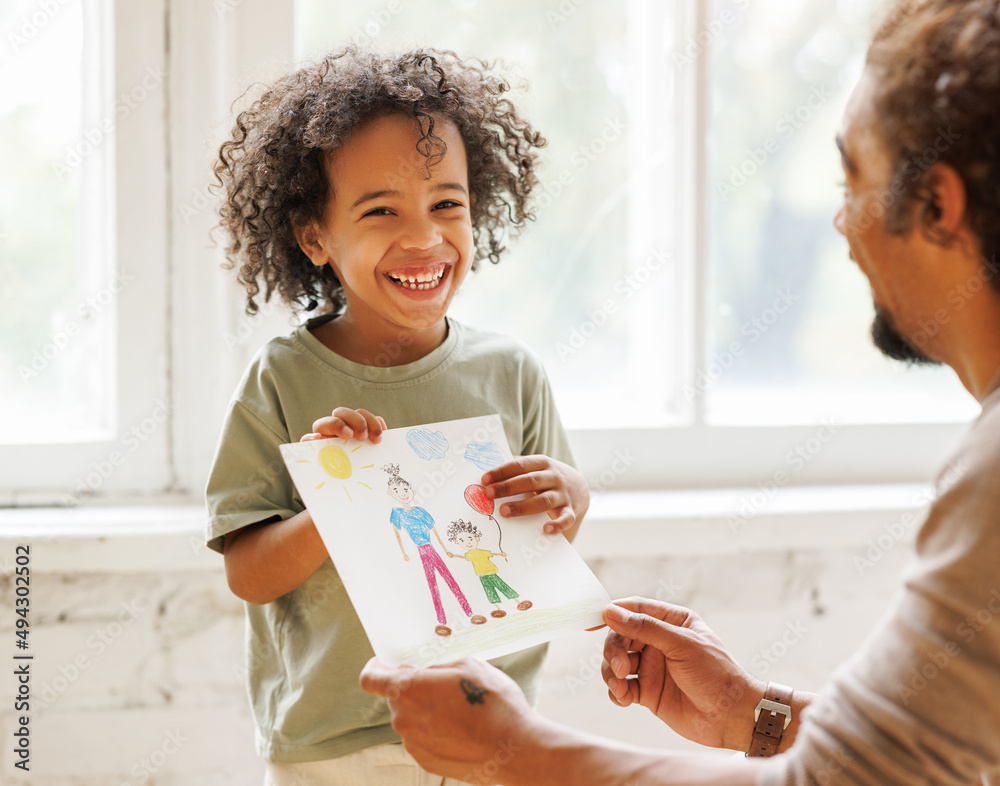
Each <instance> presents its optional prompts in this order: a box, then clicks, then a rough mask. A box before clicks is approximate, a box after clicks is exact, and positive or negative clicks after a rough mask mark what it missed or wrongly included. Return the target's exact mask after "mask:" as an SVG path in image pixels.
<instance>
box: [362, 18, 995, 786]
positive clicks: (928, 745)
mask: <svg viewBox="0 0 1000 786" xmlns="http://www.w3.org/2000/svg"><path fill="white" fill-rule="evenodd" d="M998 99H1000V0H965V1H962V0H904V2H901V3H899V4H898V7H897V8H895V9H894V12H893V13H892V14H891V15H890V17H889V21H888V22H886V23H884V24H883V25H882V27H881V28H880V30H879V32H878V33H877V34H876V37H875V40H874V42H873V44H872V46H871V49H870V50H869V53H868V59H867V63H866V68H865V71H864V74H863V76H862V79H861V81H860V83H859V84H858V86H857V88H856V89H855V91H854V93H853V95H852V97H851V99H850V102H849V104H848V107H847V110H846V112H845V115H844V121H843V126H842V130H841V133H840V134H839V135H838V138H837V143H838V146H839V147H840V150H841V154H842V159H843V167H844V172H845V175H846V181H847V182H846V189H845V194H844V203H843V205H842V207H841V208H840V210H838V212H837V215H836V218H835V221H834V223H835V226H836V228H837V230H838V231H840V232H841V233H842V234H844V235H845V236H846V238H847V240H848V243H849V245H850V249H851V256H852V258H853V259H854V260H855V261H856V262H857V264H858V265H859V267H860V268H861V270H862V271H863V272H864V273H865V275H866V276H867V277H868V279H869V281H870V282H871V286H872V292H873V296H874V300H875V304H876V321H875V325H874V326H873V337H874V338H875V341H876V343H877V345H878V346H879V347H881V348H882V349H883V350H884V351H886V352H887V354H890V355H892V356H893V357H898V358H901V359H906V360H933V361H938V362H944V363H947V364H948V365H949V366H951V367H952V368H953V369H954V370H955V371H956V373H957V374H958V376H959V378H960V379H961V381H962V383H963V385H965V387H966V389H968V391H969V392H970V393H971V394H972V395H974V396H975V397H976V398H977V399H978V400H979V401H980V402H981V404H982V406H983V411H982V415H981V416H980V417H979V419H978V420H977V421H976V423H975V424H974V425H973V427H972V429H971V430H970V432H969V434H968V436H967V438H966V439H965V441H964V442H963V444H962V446H961V447H960V449H959V451H958V453H957V455H956V456H955V457H954V459H953V461H952V462H951V471H949V472H946V473H943V474H942V477H943V478H947V482H946V483H943V484H942V487H940V488H939V489H938V493H939V495H938V498H937V500H936V501H935V503H934V504H933V506H932V507H931V510H930V511H929V513H928V517H927V520H926V521H925V522H924V524H923V525H922V527H921V530H920V533H919V536H918V538H917V542H916V555H915V558H914V560H913V563H912V565H911V566H910V568H909V570H908V571H907V573H906V575H905V580H904V584H903V586H902V587H901V588H900V591H899V593H898V595H897V597H896V599H895V601H894V603H893V604H892V606H891V607H890V609H889V610H888V612H887V614H886V616H885V618H884V619H883V621H882V623H881V624H880V625H879V626H878V628H877V629H876V631H875V632H874V633H873V634H872V635H871V636H870V637H869V639H868V641H867V642H866V643H865V644H864V646H863V647H862V649H861V650H860V651H859V652H858V653H857V654H856V656H855V657H854V658H852V659H851V660H850V661H849V662H847V663H846V664H844V665H843V666H842V667H841V668H840V669H838V671H837V672H836V674H835V675H834V677H833V679H832V681H831V682H830V683H829V684H828V685H827V686H826V688H825V689H824V690H823V691H822V692H821V693H819V694H817V695H812V694H807V693H803V692H801V691H792V690H791V689H784V688H783V687H782V686H777V685H773V684H769V685H767V686H765V685H764V684H763V683H761V682H759V681H758V680H755V679H753V678H752V677H750V676H749V675H748V674H747V672H746V671H745V670H744V669H743V668H742V667H741V666H739V664H737V663H736V662H735V661H734V660H733V659H732V657H731V656H730V655H729V654H728V652H727V651H726V650H725V648H724V647H723V646H722V643H721V642H720V641H719V640H718V638H717V637H716V636H715V634H714V633H713V632H712V631H711V630H710V629H709V628H708V627H706V626H705V624H704V623H703V622H702V621H701V620H700V618H699V617H698V616H697V615H695V614H694V613H692V612H689V611H687V610H686V609H682V608H679V607H676V606H670V605H668V604H663V603H658V602H656V601H652V600H644V599H641V598H630V599H628V600H625V601H619V602H618V603H617V604H614V605H612V606H609V607H608V609H607V610H606V612H605V621H606V622H607V624H608V626H609V627H610V628H611V630H612V632H611V633H610V634H609V635H608V638H607V642H606V644H605V650H604V655H605V662H604V665H603V675H604V678H605V681H606V682H607V684H608V690H609V695H610V697H611V699H612V701H614V702H615V703H617V704H620V705H623V706H626V705H629V704H632V703H635V702H638V703H640V704H642V705H644V706H646V707H648V708H649V709H650V710H652V711H653V712H654V713H655V714H656V715H657V716H658V717H659V718H661V719H662V720H663V721H664V722H666V723H668V724H669V725H670V726H671V727H673V728H674V729H675V730H677V731H678V732H680V733H681V734H684V735H685V736H687V737H688V738H690V739H692V740H695V741H697V742H701V743H703V744H706V745H711V746H715V747H720V748H730V749H733V750H737V751H745V752H750V753H751V758H743V757H738V758H734V757H723V758H719V759H716V758H706V757H704V756H697V757H696V756H691V755H678V754H671V753H665V752H658V751H655V752H654V751H647V750H640V749H631V748H629V747H627V746H624V745H620V744H617V743H612V742H609V741H606V740H602V739H599V738H595V737H589V736H586V735H583V734H580V733H577V732H574V731H572V730H570V729H567V728H565V727H561V726H559V725H557V724H554V723H552V722H551V721H548V720H546V719H544V718H541V717H539V716H538V715H536V714H535V713H533V712H532V711H531V710H529V709H528V707H527V704H526V703H525V702H524V700H523V698H522V697H521V696H520V694H519V691H518V690H517V689H516V687H515V686H514V685H513V683H511V682H510V681H509V680H507V679H505V678H503V676H502V675H499V673H497V672H495V671H493V670H491V669H490V668H489V667H487V666H486V665H485V664H482V663H479V662H476V661H461V662H459V663H457V664H455V665H453V666H447V667H436V668H432V669H424V670H412V669H407V668H405V667H404V668H402V669H396V670H391V669H387V668H385V667H384V666H382V665H381V664H379V663H377V662H374V661H373V662H370V663H369V665H368V666H367V667H366V669H365V671H364V672H363V673H362V686H363V687H364V688H365V689H366V690H369V691H372V692H375V693H379V694H381V695H385V696H387V697H388V698H389V706H390V708H391V709H392V710H393V715H394V726H395V727H396V729H397V731H398V732H399V733H400V734H401V735H402V736H403V738H404V740H405V742H406V745H407V748H408V749H409V750H410V751H411V753H413V755H414V756H416V758H417V759H418V760H419V761H420V762H421V763H422V764H423V765H424V766H425V767H426V768H428V769H430V770H433V771H435V772H441V773H447V774H450V775H455V776H458V777H464V778H465V779H466V780H468V779H469V776H470V775H476V774H480V775H481V778H480V780H481V782H483V783H504V784H533V783H572V784H590V783H593V784H597V783H602V784H603V783H616V784H633V783H635V784H638V783H643V784H645V783H649V784H693V783H697V784H726V785H727V786H739V785H741V784H746V785H747V786H749V784H754V783H756V784H760V785H762V786H771V784H806V783H809V784H812V783H818V784H879V785H880V786H882V785H884V784H947V785H949V786H950V785H951V784H956V785H957V784H976V783H980V782H982V783H985V784H987V786H1000V275H998V255H1000V100H998ZM472 690H474V691H475V693H474V695H473V694H470V693H469V691H472ZM807 708H808V709H807ZM803 710H806V711H805V712H803ZM755 713H756V714H758V715H759V718H758V719H757V720H755ZM775 753H777V754H778V755H775V756H773V758H770V757H769V756H770V755H771V754H775Z"/></svg>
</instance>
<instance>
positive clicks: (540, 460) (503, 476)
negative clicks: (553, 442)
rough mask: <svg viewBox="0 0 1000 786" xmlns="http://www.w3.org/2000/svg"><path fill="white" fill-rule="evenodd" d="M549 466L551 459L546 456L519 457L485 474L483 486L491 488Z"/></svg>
mask: <svg viewBox="0 0 1000 786" xmlns="http://www.w3.org/2000/svg"><path fill="white" fill-rule="evenodd" d="M548 465H549V459H548V458H547V457H545V456H518V457H517V458H515V459H511V460H510V461H508V462H507V463H506V464H501V465H500V466H499V467H494V468H493V469H491V470H490V471H489V472H486V473H484V474H483V477H482V482H483V485H485V486H489V485H491V484H494V483H497V482H499V481H501V480H509V479H510V478H516V477H517V476H518V475H523V474H524V473H526V472H535V471H537V470H540V469H545V468H546V467H547V466H548Z"/></svg>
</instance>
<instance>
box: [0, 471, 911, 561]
mask: <svg viewBox="0 0 1000 786" xmlns="http://www.w3.org/2000/svg"><path fill="white" fill-rule="evenodd" d="M927 499H928V487H926V486H923V485H915V484H898V485H876V486H823V487H802V488H793V487H789V488H783V489H780V492H779V493H774V494H773V496H771V497H770V498H767V496H766V494H765V492H763V491H761V490H760V489H712V490H694V491H616V492H607V493H604V494H599V495H595V496H594V499H593V501H592V504H591V508H590V512H589V513H588V514H587V524H586V526H584V527H583V528H582V530H581V531H580V535H579V536H578V537H577V539H576V543H575V545H576V547H577V550H578V551H579V552H580V553H581V555H582V556H583V557H585V558H587V559H601V558H604V559H606V558H628V557H634V556H636V555H638V554H641V555H642V556H643V557H666V556H674V557H676V556H694V555H706V554H720V555H721V554H733V553H747V552H757V551H776V550H778V551H786V550H787V551H791V550H804V549H806V550H807V549H830V548H853V547H857V546H863V545H866V544H867V542H868V540H870V539H872V538H877V537H878V536H879V535H882V534H883V533H884V532H885V531H886V529H887V528H889V527H892V526H893V525H896V526H895V527H894V529H893V530H892V531H893V532H896V533H899V532H900V531H901V530H900V528H899V522H900V519H901V517H902V516H904V515H905V514H913V513H915V512H917V511H919V510H920V509H921V508H922V507H923V506H924V505H925V504H926V501H927ZM741 506H742V511H743V516H741V514H740V510H741ZM908 521H909V519H904V522H908ZM204 525H205V510H204V508H203V507H202V506H201V505H199V504H196V503H194V502H193V501H189V502H187V503H183V502H180V503H179V502H176V501H164V502H162V503H156V502H152V503H147V504H141V505H139V504H120V505H101V506H96V505H95V506H86V505H84V506H80V507H76V508H6V509H2V510H0V564H4V562H3V561H4V559H7V560H8V561H9V560H10V559H11V556H10V555H12V554H13V547H14V546H15V545H17V544H25V543H26V544H29V545H30V546H31V561H32V567H33V569H34V570H36V571H44V572H80V571H94V572H142V571H164V570H221V569H222V560H221V558H220V557H219V555H218V554H215V553H214V552H212V551H210V550H209V549H208V548H207V547H206V546H205V540H204ZM915 529H916V526H915V524H911V525H910V526H906V527H904V528H903V530H904V531H905V535H906V536H910V535H912V533H913V532H914V531H915ZM897 539H898V537H897Z"/></svg>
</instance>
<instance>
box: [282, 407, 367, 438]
mask: <svg viewBox="0 0 1000 786" xmlns="http://www.w3.org/2000/svg"><path fill="white" fill-rule="evenodd" d="M385 428H386V425H385V421H384V420H382V418H380V417H378V416H377V415H373V414H372V413H371V412H369V411H368V410H366V409H348V408H347V407H337V408H336V409H335V410H334V411H333V414H331V415H330V417H328V418H320V419H319V420H317V421H316V422H315V423H313V431H312V434H306V435H305V436H304V437H302V439H301V440H299V441H300V442H308V441H309V440H313V439H330V438H331V437H340V438H341V439H350V438H351V437H354V439H356V440H358V441H359V442H364V441H365V440H366V439H367V440H368V441H369V442H372V443H374V444H376V445H377V444H378V443H379V442H381V441H382V431H383V430H384V429H385Z"/></svg>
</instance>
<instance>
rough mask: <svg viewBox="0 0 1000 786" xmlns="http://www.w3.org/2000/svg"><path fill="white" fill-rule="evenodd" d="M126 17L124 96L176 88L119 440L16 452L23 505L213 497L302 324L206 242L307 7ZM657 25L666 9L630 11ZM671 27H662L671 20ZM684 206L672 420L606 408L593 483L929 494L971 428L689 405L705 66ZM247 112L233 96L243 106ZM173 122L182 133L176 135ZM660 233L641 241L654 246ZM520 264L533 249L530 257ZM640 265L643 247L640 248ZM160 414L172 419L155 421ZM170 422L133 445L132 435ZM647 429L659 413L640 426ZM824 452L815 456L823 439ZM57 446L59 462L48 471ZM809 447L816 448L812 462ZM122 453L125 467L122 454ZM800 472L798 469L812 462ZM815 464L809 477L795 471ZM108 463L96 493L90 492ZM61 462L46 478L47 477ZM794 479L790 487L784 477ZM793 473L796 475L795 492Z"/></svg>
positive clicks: (680, 11)
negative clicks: (235, 149)
mask: <svg viewBox="0 0 1000 786" xmlns="http://www.w3.org/2000/svg"><path fill="white" fill-rule="evenodd" d="M94 2H95V3H97V4H99V5H101V6H102V7H103V8H104V9H105V10H106V11H107V12H109V13H111V12H112V11H113V15H112V16H109V17H108V18H109V19H113V24H112V25H109V31H111V32H112V35H113V39H114V47H113V50H114V55H113V61H109V62H113V69H114V79H113V81H109V84H113V86H114V87H113V92H112V93H111V95H110V96H108V97H107V98H108V99H109V100H113V97H114V96H119V95H120V94H121V93H123V92H124V91H126V90H127V89H129V88H130V87H131V86H132V85H135V84H138V83H140V82H141V80H142V78H143V75H144V73H145V71H146V69H147V68H148V67H150V66H152V67H162V68H163V69H164V73H166V75H167V77H166V80H165V82H164V83H163V85H162V86H161V87H162V89H160V90H157V91H151V92H150V95H149V98H148V99H147V100H146V101H144V102H143V104H142V105H141V106H140V107H139V108H137V109H136V111H135V112H132V113H130V114H129V116H128V117H127V118H125V119H124V120H123V121H122V122H119V123H118V126H117V129H116V130H117V138H116V140H115V155H114V161H113V166H114V172H115V176H114V190H115V203H114V204H115V208H114V221H115V229H114V233H113V253H112V255H111V259H112V260H113V269H117V270H121V271H126V272H128V273H129V274H132V273H133V271H134V281H133V283H130V285H129V286H128V287H127V288H126V289H125V290H124V291H123V292H122V293H121V296H120V298H119V299H118V302H117V304H116V305H117V321H118V325H119V330H118V331H117V342H116V348H115V349H116V352H117V353H118V359H119V363H120V373H119V375H118V384H117V397H118V400H117V409H118V427H117V429H116V430H115V432H114V434H115V436H114V437H113V438H111V439H108V440H103V441H97V442H91V443H85V444H82V443H80V444H68V445H58V446H55V445H23V446H15V447H14V448H11V449H7V448H5V449H4V451H3V453H4V458H3V464H4V468H5V470H6V474H5V477H6V480H5V481H4V484H3V488H4V489H5V492H4V493H6V495H7V498H6V501H7V503H8V504H14V505H17V504H41V503H48V504H77V503H79V502H88V501H93V500H98V501H100V500H105V501H106V500H123V499H124V500H127V499H129V498H131V497H134V495H137V494H146V495H149V494H153V495H165V496H167V497H170V498H173V499H177V498H181V497H183V498H186V499H198V498H200V495H201V493H202V487H203V484H204V482H205V478H206V477H207V473H208V470H209V467H210V465H211V460H212V456H213V454H214V447H215V443H216V440H217V438H218V432H219V428H220V426H221V423H222V419H223V417H224V414H225V410H226V408H227V406H228V402H229V399H230V397H231V395H232V392H233V389H234V388H235V385H236V383H237V381H238V379H239V378H240V376H241V375H242V373H243V371H244V369H245V367H246V365H247V363H248V362H249V360H250V358H251V357H252V355H253V353H254V352H255V351H256V350H257V348H258V347H259V346H261V345H262V344H263V343H264V342H265V341H267V340H268V339H269V338H270V337H271V336H273V335H278V334H282V333H287V332H288V330H289V329H290V324H291V321H290V319H289V315H287V314H285V313H284V311H283V310H282V309H281V308H280V307H279V306H272V307H267V306H266V307H265V308H264V310H263V313H262V315H260V316H258V317H254V318H249V317H247V316H246V315H245V314H244V313H243V294H242V292H241V291H240V289H239V287H238V286H237V285H236V284H235V281H234V276H233V274H232V273H231V272H230V271H225V270H223V269H222V268H221V262H222V261H223V255H222V253H221V251H220V249H219V248H217V247H213V246H212V245H211V243H210V242H209V240H208V238H209V233H210V231H211V229H212V226H213V224H214V221H215V208H214V201H213V200H214V198H215V197H214V195H213V194H211V193H210V190H209V185H210V182H211V180H212V178H211V167H212V162H213V160H214V158H215V155H216V154H217V147H218V143H219V141H220V140H221V139H222V138H223V137H224V135H225V134H226V133H227V132H228V130H229V128H230V127H231V124H232V111H231V110H232V108H233V107H234V106H237V107H238V106H239V105H240V103H239V102H240V101H241V100H246V98H245V97H244V98H242V99H241V98H238V97H240V96H242V95H243V93H244V91H245V90H246V89H247V86H248V85H251V84H252V83H254V82H255V81H259V80H266V79H268V78H271V77H273V76H275V75H277V74H279V73H281V72H283V71H285V70H286V69H287V68H288V67H289V66H290V65H291V64H293V63H294V2H284V3H273V2H268V1H267V0H213V2H212V3H205V2H203V1H202V0H94ZM627 7H628V9H629V13H633V14H641V13H648V12H650V9H655V8H657V5H656V4H655V3H654V2H653V0H630V2H629V3H628V6H627ZM710 10H711V9H710V7H709V2H708V0H682V2H679V3H678V5H677V15H676V17H675V19H674V25H673V34H674V37H675V45H678V46H679V45H680V44H682V43H683V41H685V40H690V38H691V37H692V36H694V35H696V34H697V32H698V31H699V30H700V29H702V27H703V26H704V25H705V23H706V22H707V21H708V19H709V13H710ZM655 18H656V20H657V24H656V25H654V26H653V27H655V28H656V29H658V30H659V29H664V25H665V22H664V20H663V19H662V18H661V17H655ZM675 78H676V79H677V80H678V81H677V105H676V107H675V116H676V117H677V118H678V122H677V127H676V135H677V136H676V139H677V144H676V146H675V150H674V156H675V161H674V165H675V168H676V172H677V173H678V184H679V185H678V190H677V193H681V194H685V195H690V197H691V198H689V199H678V200H676V208H675V213H674V221H675V225H676V230H677V231H676V237H675V238H674V240H673V241H672V242H673V248H674V254H675V259H676V263H677V275H676V276H675V277H674V278H673V279H672V280H671V286H672V291H670V292H667V293H666V294H665V295H663V297H664V298H665V299H664V303H665V306H664V307H665V308H666V309H669V310H670V312H671V313H672V314H673V315H674V319H675V320H676V322H675V324H676V325H678V326H681V327H679V328H678V335H679V336H684V337H685V338H686V340H680V341H676V342H674V343H673V346H671V347H668V348H667V352H668V356H667V357H665V358H663V361H664V362H666V363H669V364H670V366H671V372H672V375H671V381H670V389H669V391H668V393H669V395H671V397H672V400H673V401H676V402H678V406H679V409H678V411H677V413H676V415H677V417H676V419H671V420H669V421H667V420H663V421H660V422H644V423H643V425H642V426H636V427H631V426H625V427H621V426H620V425H618V424H619V423H620V422H621V420H622V414H621V412H620V406H618V405H616V404H615V403H614V402H608V406H607V408H606V411H603V412H595V413H594V415H593V418H592V419H591V421H590V422H591V425H588V426H587V427H585V428H570V429H569V434H570V439H571V442H572V445H573V448H574V452H575V454H576V458H577V461H578V463H579V466H580V469H581V472H582V473H583V475H584V477H586V478H587V479H588V481H590V482H591V484H592V486H593V487H594V488H595V490H597V491H601V492H603V491H611V490H623V491H624V490H655V489H677V488H722V487H749V488H770V487H772V486H773V487H774V488H775V489H777V488H780V487H781V486H784V485H788V486H808V485H837V484H873V483H907V482H924V481H926V480H927V479H928V478H929V477H930V476H931V474H932V473H933V471H934V469H935V468H936V467H937V466H939V465H940V463H941V462H942V460H943V459H944V458H945V457H946V455H947V453H948V452H949V451H950V450H951V448H952V447H953V446H954V444H955V443H956V441H957V440H958V438H959V436H960V435H961V433H962V432H963V431H964V429H965V425H964V424H961V423H948V422H945V423H920V424H826V427H827V428H828V430H829V429H831V428H832V430H833V431H834V434H835V436H833V437H831V438H829V439H827V440H821V438H820V436H818V432H819V429H820V428H821V427H822V424H815V425H802V426H773V427H767V426H755V427H721V426H711V425H706V423H705V411H704V405H703V402H702V401H701V400H700V399H699V398H698V397H695V398H694V399H693V400H691V401H686V400H685V397H684V396H683V395H682V394H681V391H682V390H683V389H684V386H685V385H691V384H693V382H694V380H696V379H697V378H698V376H699V374H700V373H702V371H703V370H704V365H705V363H706V362H707V359H708V355H709V352H708V351H707V347H708V334H707V329H708V328H707V319H706V313H707V307H708V300H707V297H708V291H709V290H708V287H709V281H708V280H707V275H708V274H707V271H708V269H709V266H708V252H707V249H708V241H709V233H710V227H709V225H708V210H707V204H708V199H709V196H710V194H709V189H710V185H709V177H708V167H707V151H706V143H705V133H704V129H706V128H707V122H708V116H709V113H708V107H707V97H708V95H709V91H708V89H707V88H708V85H709V79H710V74H709V71H708V58H707V57H698V58H696V59H695V62H694V64H693V65H692V67H691V68H686V69H682V70H681V71H680V73H679V74H677V75H675ZM234 99H236V101H234ZM163 118H166V122H163ZM656 242H657V238H656V237H655V235H649V236H644V237H641V238H639V237H633V238H630V246H634V247H639V248H642V247H645V248H649V247H651V246H652V245H655V244H656ZM513 253H517V251H516V248H515V249H514V251H513ZM633 257H634V254H633ZM156 407H159V409H155V408H156ZM163 411H165V412H166V414H165V416H164V417H165V422H162V423H161V422H157V423H156V426H157V427H156V428H154V429H153V430H152V432H151V433H150V434H149V435H147V436H145V437H144V438H143V439H142V441H141V443H140V445H139V447H138V448H136V449H134V450H130V449H129V445H131V444H133V442H132V441H130V442H128V443H127V444H126V442H125V439H126V435H127V434H129V433H130V431H131V430H132V429H134V428H136V427H139V428H140V430H142V424H143V423H145V422H148V421H150V420H151V419H152V420H155V421H159V414H160V413H162V412H163ZM627 417H628V418H629V419H630V420H631V421H632V422H641V421H644V420H645V419H644V418H643V416H642V413H634V412H633V413H628V415H627ZM817 441H819V442H821V443H822V446H823V447H822V450H819V451H816V452H815V453H811V448H810V446H812V445H813V444H814V443H815V442H817ZM54 449H56V450H57V455H58V456H59V460H58V461H53V460H52V455H53V450H54ZM797 449H802V450H805V451H806V452H807V453H809V456H808V460H806V459H802V456H801V455H798V458H797V459H793V460H790V458H789V457H790V456H793V457H794V456H795V455H796V453H795V451H796V450H797ZM113 459H121V461H118V460H113ZM799 459H802V461H801V462H800V461H799ZM800 463H801V466H799V465H800ZM109 464H114V466H113V467H111V471H110V472H109V476H108V477H107V478H101V480H100V482H99V483H97V484H96V488H95V489H93V491H94V493H93V494H81V493H80V492H81V491H84V490H86V488H87V485H88V484H87V483H86V479H87V478H88V477H89V476H91V475H92V473H95V472H96V473H97V476H100V475H101V471H100V470H101V469H102V468H104V469H107V468H108V467H107V465H109ZM40 467H45V468H46V475H45V481H43V482H39V481H38V475H39V468H40ZM776 473H782V474H780V475H779V474H776ZM786 477H787V479H785V478H786Z"/></svg>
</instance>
